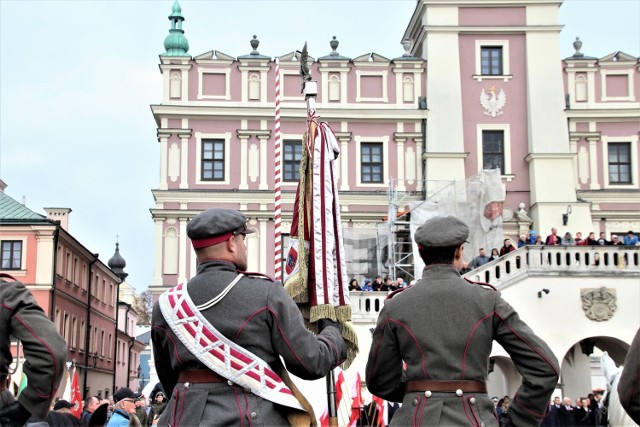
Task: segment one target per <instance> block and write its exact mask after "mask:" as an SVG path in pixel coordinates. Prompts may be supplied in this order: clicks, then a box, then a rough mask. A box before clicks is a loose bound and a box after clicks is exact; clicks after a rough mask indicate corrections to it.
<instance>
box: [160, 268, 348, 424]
mask: <svg viewBox="0 0 640 427" xmlns="http://www.w3.org/2000/svg"><path fill="white" fill-rule="evenodd" d="M236 276H237V272H236V267H235V266H234V265H233V264H231V263H229V262H226V261H208V262H205V263H201V264H200V265H198V271H197V275H196V276H195V277H194V278H193V279H191V280H190V281H189V282H188V284H187V290H188V292H189V295H190V296H191V299H192V300H193V302H194V303H195V304H196V305H200V304H203V303H205V302H207V301H209V300H210V299H212V298H214V297H216V296H217V295H218V294H220V292H221V291H222V290H223V289H224V288H225V287H226V286H227V285H228V284H229V283H231V281H233V280H234V279H235V277H236ZM202 313H203V315H204V316H205V317H206V318H207V319H208V320H209V322H211V324H212V325H213V326H214V327H215V328H216V329H217V330H218V331H219V332H221V333H222V334H223V335H224V336H225V337H227V338H228V339H230V340H232V341H234V342H236V343H237V344H239V345H240V346H242V347H244V348H245V349H247V350H249V351H250V352H252V353H253V354H255V355H256V356H259V357H260V358H262V359H263V360H264V361H266V362H267V363H268V364H269V365H270V366H271V368H273V370H274V371H276V372H280V371H281V368H282V362H281V359H280V357H281V356H282V360H284V363H285V366H286V368H287V370H288V371H289V372H291V373H293V374H295V375H297V376H298V377H300V378H302V379H309V380H312V379H318V378H321V377H323V376H325V375H326V374H327V373H328V372H329V371H330V370H331V369H333V368H334V367H336V366H337V365H338V364H340V363H342V361H344V359H345V357H346V348H345V344H344V340H343V339H342V336H341V335H340V333H339V331H338V330H337V329H336V328H325V329H324V330H323V331H322V332H321V333H320V334H319V335H317V336H316V335H315V334H313V333H312V332H310V331H309V330H308V329H306V327H305V326H304V323H303V319H302V315H301V314H300V311H299V310H298V308H297V306H296V304H295V303H294V302H293V300H292V299H291V297H289V295H287V293H286V292H285V290H284V288H283V287H282V285H281V284H280V283H278V282H275V283H274V282H272V281H270V280H267V279H264V278H256V277H244V278H242V279H241V280H240V281H239V282H238V283H237V284H236V285H235V287H233V289H232V290H231V291H230V292H229V293H228V294H227V295H226V296H225V297H224V299H222V300H221V301H220V302H219V303H218V304H216V305H215V306H213V307H211V308H209V309H207V310H204V311H203V312H202ZM152 324H153V326H152V331H151V338H152V340H153V353H154V360H155V364H156V370H157V372H158V376H159V378H160V382H161V383H162V386H163V388H164V390H165V392H166V393H167V396H169V397H170V400H169V404H168V405H167V407H166V409H165V410H164V412H163V413H162V416H161V417H160V420H159V423H158V424H159V425H168V424H170V425H171V426H174V427H175V426H181V425H182V426H195V425H203V426H204V425H207V426H214V425H215V426H223V425H229V426H241V425H245V426H249V425H251V426H277V425H288V422H287V419H286V415H285V412H284V410H283V408H282V407H280V406H278V405H276V404H274V403H272V402H270V401H267V400H265V399H262V398H260V397H258V396H256V395H253V394H252V393H250V392H248V391H245V390H243V389H242V388H241V387H238V386H235V385H228V384H227V383H226V382H224V383H213V384H189V385H188V387H184V384H178V383H177V381H178V376H179V374H180V371H183V370H193V369H207V368H206V367H205V366H204V365H202V364H201V362H200V361H198V359H197V358H196V357H195V356H193V355H192V354H191V353H190V352H189V350H187V349H186V348H185V347H184V346H183V345H182V343H181V342H180V341H179V339H178V338H177V337H176V336H175V335H174V334H173V332H172V331H171V329H170V327H169V325H167V323H166V321H165V319H164V317H163V316H162V313H161V311H160V308H159V306H158V304H156V305H155V306H154V308H153V317H152Z"/></svg>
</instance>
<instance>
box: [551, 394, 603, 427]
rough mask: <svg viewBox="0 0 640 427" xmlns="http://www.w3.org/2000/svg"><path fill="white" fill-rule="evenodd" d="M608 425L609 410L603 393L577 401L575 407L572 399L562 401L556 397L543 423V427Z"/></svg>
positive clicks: (595, 426) (597, 426)
mask: <svg viewBox="0 0 640 427" xmlns="http://www.w3.org/2000/svg"><path fill="white" fill-rule="evenodd" d="M607 425H608V422H607V408H606V407H605V405H604V402H603V399H602V391H595V392H594V393H589V395H588V396H587V397H579V398H577V399H575V405H574V404H573V402H572V399H571V398H570V397H565V398H564V399H563V400H560V397H559V396H555V397H554V398H553V400H551V402H550V403H549V411H548V412H547V415H546V416H545V418H544V420H543V422H542V426H543V427H569V426H570V427H573V426H594V427H602V426H607Z"/></svg>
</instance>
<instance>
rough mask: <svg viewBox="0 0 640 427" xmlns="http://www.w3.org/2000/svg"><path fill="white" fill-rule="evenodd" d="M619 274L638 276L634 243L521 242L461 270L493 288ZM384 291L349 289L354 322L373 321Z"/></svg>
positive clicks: (639, 259) (637, 252)
mask: <svg viewBox="0 0 640 427" xmlns="http://www.w3.org/2000/svg"><path fill="white" fill-rule="evenodd" d="M553 274H555V275H560V274H563V275H565V274H571V275H576V276H580V275H584V276H594V275H619V274H627V275H628V274H631V275H638V276H639V277H640V247H638V246H524V247H522V248H520V249H517V250H515V251H513V252H510V253H509V254H507V255H505V256H503V257H501V258H500V259H497V260H495V261H492V262H490V263H488V264H485V265H483V266H482V267H479V268H477V269H475V270H473V271H470V272H469V273H467V274H465V275H464V276H463V277H466V278H468V279H470V280H473V281H476V282H484V283H490V284H492V285H493V286H496V287H497V288H504V287H506V286H509V285H510V284H513V283H516V282H517V281H519V280H521V279H524V278H525V277H526V276H531V275H553ZM388 295H389V293H388V292H356V291H353V292H350V296H351V312H352V319H353V322H354V323H366V322H374V323H375V321H376V319H377V317H378V313H380V310H382V307H383V305H384V301H385V299H386V298H387V296H388Z"/></svg>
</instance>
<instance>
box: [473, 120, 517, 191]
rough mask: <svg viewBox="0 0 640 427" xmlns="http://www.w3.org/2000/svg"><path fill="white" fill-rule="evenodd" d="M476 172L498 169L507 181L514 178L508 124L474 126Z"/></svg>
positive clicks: (509, 127)
mask: <svg viewBox="0 0 640 427" xmlns="http://www.w3.org/2000/svg"><path fill="white" fill-rule="evenodd" d="M476 141H477V142H476V144H477V145H476V147H477V148H476V149H477V153H478V155H477V162H478V163H477V165H478V172H480V171H482V170H484V169H496V168H499V169H500V173H501V175H502V176H503V178H505V179H506V180H507V181H511V180H512V179H513V178H514V175H513V172H512V170H511V126H510V125H509V124H478V125H476Z"/></svg>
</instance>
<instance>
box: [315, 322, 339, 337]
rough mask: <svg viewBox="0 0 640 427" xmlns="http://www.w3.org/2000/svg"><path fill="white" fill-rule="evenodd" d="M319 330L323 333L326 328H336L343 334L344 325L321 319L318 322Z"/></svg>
mask: <svg viewBox="0 0 640 427" xmlns="http://www.w3.org/2000/svg"><path fill="white" fill-rule="evenodd" d="M317 325H318V329H319V330H320V332H322V331H323V330H324V329H325V328H336V329H337V330H338V332H339V333H340V334H342V325H341V324H340V323H338V322H334V321H333V320H331V319H320V320H318V322H317Z"/></svg>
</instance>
